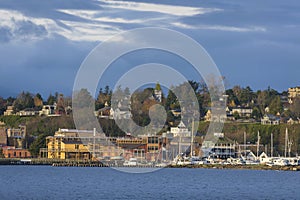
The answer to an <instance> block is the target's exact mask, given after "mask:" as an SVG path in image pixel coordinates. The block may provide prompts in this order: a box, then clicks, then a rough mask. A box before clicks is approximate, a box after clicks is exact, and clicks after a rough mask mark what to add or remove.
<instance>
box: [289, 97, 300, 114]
mask: <svg viewBox="0 0 300 200" xmlns="http://www.w3.org/2000/svg"><path fill="white" fill-rule="evenodd" d="M290 110H291V112H292V114H293V115H294V116H295V117H300V98H299V97H298V98H295V99H294V100H293V103H292V104H291V107H290Z"/></svg>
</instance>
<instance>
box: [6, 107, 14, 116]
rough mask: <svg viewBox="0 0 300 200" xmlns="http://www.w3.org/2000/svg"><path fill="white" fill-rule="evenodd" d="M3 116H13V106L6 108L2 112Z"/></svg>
mask: <svg viewBox="0 0 300 200" xmlns="http://www.w3.org/2000/svg"><path fill="white" fill-rule="evenodd" d="M4 115H5V116H8V115H14V107H13V106H7V109H6V111H4Z"/></svg>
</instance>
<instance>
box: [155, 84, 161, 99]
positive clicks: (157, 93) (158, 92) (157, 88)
mask: <svg viewBox="0 0 300 200" xmlns="http://www.w3.org/2000/svg"><path fill="white" fill-rule="evenodd" d="M153 97H154V99H155V100H156V101H157V102H159V103H161V102H162V91H161V86H160V84H159V83H156V86H155V89H154V95H153Z"/></svg>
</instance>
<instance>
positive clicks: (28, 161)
mask: <svg viewBox="0 0 300 200" xmlns="http://www.w3.org/2000/svg"><path fill="white" fill-rule="evenodd" d="M0 165H11V166H13V165H27V166H39V165H44V166H53V167H115V168H118V167H128V168H133V167H137V168H189V169H197V168H202V169H237V170H277V171H300V165H298V166H291V165H290V166H267V165H221V164H203V165H167V166H165V167H156V166H153V165H152V166H149V165H141V166H131V167H130V166H122V165H117V166H116V165H108V164H104V163H102V162H100V161H74V160H69V161H66V160H48V159H34V158H33V159H0Z"/></svg>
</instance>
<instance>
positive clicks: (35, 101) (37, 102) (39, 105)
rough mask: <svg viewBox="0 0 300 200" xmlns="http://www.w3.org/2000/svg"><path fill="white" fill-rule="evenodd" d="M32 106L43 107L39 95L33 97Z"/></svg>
mask: <svg viewBox="0 0 300 200" xmlns="http://www.w3.org/2000/svg"><path fill="white" fill-rule="evenodd" d="M33 101H34V106H35V107H39V108H40V107H42V106H43V98H42V96H41V95H40V93H37V94H36V95H35V96H34V99H33Z"/></svg>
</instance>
